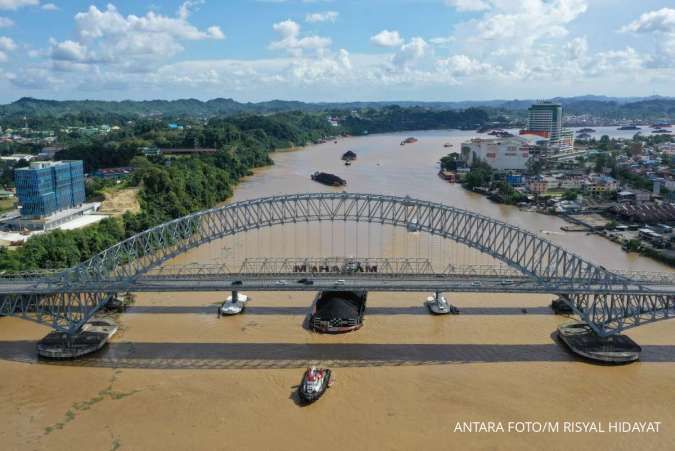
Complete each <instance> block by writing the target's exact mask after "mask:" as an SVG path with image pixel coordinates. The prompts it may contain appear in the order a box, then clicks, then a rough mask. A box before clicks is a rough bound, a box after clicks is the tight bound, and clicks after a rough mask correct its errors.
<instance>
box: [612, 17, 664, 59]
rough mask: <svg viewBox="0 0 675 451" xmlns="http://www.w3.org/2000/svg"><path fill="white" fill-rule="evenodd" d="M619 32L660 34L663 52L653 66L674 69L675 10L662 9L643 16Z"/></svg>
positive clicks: (659, 44) (657, 56) (659, 42)
mask: <svg viewBox="0 0 675 451" xmlns="http://www.w3.org/2000/svg"><path fill="white" fill-rule="evenodd" d="M619 31H622V32H632V33H637V34H659V35H660V39H659V40H658V44H657V45H658V46H659V49H660V50H661V51H660V52H659V54H657V55H656V56H655V58H654V59H653V61H652V62H651V64H652V65H655V66H661V67H673V66H675V62H674V61H673V59H674V58H675V9H672V8H662V9H659V10H657V11H649V12H646V13H644V14H642V15H641V16H640V17H639V18H638V19H637V20H634V21H633V22H631V23H629V24H628V25H626V26H624V27H622V28H621V29H620V30H619Z"/></svg>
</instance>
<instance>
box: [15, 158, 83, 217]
mask: <svg viewBox="0 0 675 451" xmlns="http://www.w3.org/2000/svg"><path fill="white" fill-rule="evenodd" d="M15 181H16V194H17V197H18V198H19V205H21V216H22V217H25V218H40V217H45V216H49V215H51V214H52V213H55V212H57V211H60V210H65V209H68V208H72V207H76V206H78V205H81V204H82V203H84V199H85V192H84V166H83V164H82V161H55V162H44V161H39V162H33V163H31V165H30V167H26V168H20V169H17V170H16V171H15Z"/></svg>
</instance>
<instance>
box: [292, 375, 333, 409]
mask: <svg viewBox="0 0 675 451" xmlns="http://www.w3.org/2000/svg"><path fill="white" fill-rule="evenodd" d="M331 376H332V373H331V370H329V369H328V368H316V367H311V368H307V371H305V374H304V375H303V376H302V381H301V382H300V386H299V387H298V396H299V398H300V400H301V401H302V402H303V403H305V404H310V403H313V402H314V401H316V400H318V399H319V398H321V396H323V394H324V393H325V392H326V389H328V387H330V386H331Z"/></svg>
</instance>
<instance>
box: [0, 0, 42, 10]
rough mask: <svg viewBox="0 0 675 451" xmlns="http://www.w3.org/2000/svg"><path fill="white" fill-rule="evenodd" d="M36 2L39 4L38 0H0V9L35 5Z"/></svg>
mask: <svg viewBox="0 0 675 451" xmlns="http://www.w3.org/2000/svg"><path fill="white" fill-rule="evenodd" d="M38 4H40V0H0V9H9V10H12V11H15V10H17V9H19V8H21V7H24V6H35V5H38Z"/></svg>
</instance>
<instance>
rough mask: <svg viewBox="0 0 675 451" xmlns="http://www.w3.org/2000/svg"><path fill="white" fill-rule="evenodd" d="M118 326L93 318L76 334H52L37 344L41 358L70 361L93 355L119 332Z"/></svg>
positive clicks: (106, 320)
mask: <svg viewBox="0 0 675 451" xmlns="http://www.w3.org/2000/svg"><path fill="white" fill-rule="evenodd" d="M117 329H118V327H117V324H115V323H114V322H113V321H112V320H110V319H107V318H92V319H90V320H89V321H87V322H86V323H85V324H84V325H83V326H82V327H81V328H80V329H78V330H76V331H74V332H51V333H49V334H47V335H46V336H45V337H44V338H43V339H42V340H40V341H38V343H37V352H38V355H39V356H40V357H44V358H47V359H52V360H68V359H77V358H80V357H84V356H85V355H88V354H92V353H94V352H96V351H98V350H100V349H101V348H103V346H105V345H106V343H108V341H109V340H110V339H111V338H112V337H113V335H115V333H116V332H117Z"/></svg>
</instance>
